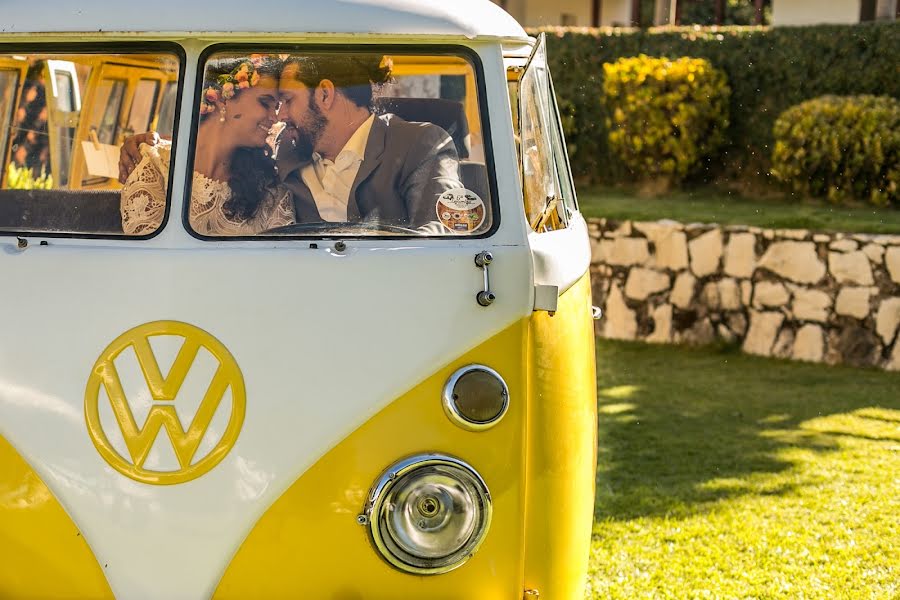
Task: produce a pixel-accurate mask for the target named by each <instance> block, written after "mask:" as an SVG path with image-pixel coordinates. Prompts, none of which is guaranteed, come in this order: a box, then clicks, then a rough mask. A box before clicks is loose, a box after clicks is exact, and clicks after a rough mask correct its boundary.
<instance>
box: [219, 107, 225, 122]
mask: <svg viewBox="0 0 900 600" xmlns="http://www.w3.org/2000/svg"><path fill="white" fill-rule="evenodd" d="M224 122H225V105H224V104H223V105H222V108H220V109H219V123H224Z"/></svg>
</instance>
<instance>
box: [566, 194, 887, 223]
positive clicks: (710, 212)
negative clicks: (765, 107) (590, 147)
mask: <svg viewBox="0 0 900 600" xmlns="http://www.w3.org/2000/svg"><path fill="white" fill-rule="evenodd" d="M578 201H579V204H580V205H581V209H582V211H583V212H584V214H585V216H588V217H606V218H610V219H635V220H639V221H656V220H659V219H674V220H676V221H681V222H683V223H693V222H697V223H720V224H723V225H756V226H758V227H772V228H784V229H814V230H819V231H847V232H854V233H900V210H897V209H886V208H880V209H879V208H873V207H871V206H863V205H860V206H855V207H843V206H834V205H831V204H828V203H826V202H813V201H809V200H807V201H801V200H787V199H785V198H768V199H757V198H747V197H742V196H740V195H737V194H734V193H729V192H727V191H722V190H717V189H714V188H701V189H697V190H692V191H676V192H671V193H669V194H666V195H664V196H661V197H655V198H653V197H643V196H640V195H639V194H637V193H635V192H633V191H630V190H626V189H620V188H585V189H580V190H579V192H578Z"/></svg>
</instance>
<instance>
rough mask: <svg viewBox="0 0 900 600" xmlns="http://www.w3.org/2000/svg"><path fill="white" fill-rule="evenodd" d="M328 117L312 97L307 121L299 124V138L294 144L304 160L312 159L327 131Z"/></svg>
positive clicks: (295, 150) (295, 149) (299, 155)
mask: <svg viewBox="0 0 900 600" xmlns="http://www.w3.org/2000/svg"><path fill="white" fill-rule="evenodd" d="M327 124H328V119H327V118H326V117H325V115H323V114H322V111H321V110H319V107H318V106H317V105H316V103H315V101H314V99H313V98H312V97H310V103H309V114H308V118H307V119H306V122H305V123H300V124H298V125H297V140H296V145H295V146H294V152H296V154H297V157H298V158H299V159H300V160H301V161H303V162H310V161H312V155H313V152H315V149H316V144H317V143H318V142H319V139H320V138H321V137H322V133H323V132H324V131H325V126H326V125H327Z"/></svg>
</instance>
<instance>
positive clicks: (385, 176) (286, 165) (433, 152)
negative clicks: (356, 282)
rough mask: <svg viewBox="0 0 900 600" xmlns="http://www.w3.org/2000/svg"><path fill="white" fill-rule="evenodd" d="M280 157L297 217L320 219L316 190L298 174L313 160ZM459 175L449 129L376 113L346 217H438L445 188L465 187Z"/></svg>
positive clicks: (402, 221)
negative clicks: (314, 195) (304, 160)
mask: <svg viewBox="0 0 900 600" xmlns="http://www.w3.org/2000/svg"><path fill="white" fill-rule="evenodd" d="M279 159H280V160H279V162H278V173H279V177H280V178H281V179H282V181H283V182H284V184H285V185H286V186H287V187H288V189H290V190H291V193H292V194H293V195H294V210H295V213H296V217H297V222H298V223H311V222H316V221H321V220H322V218H321V216H319V211H318V209H317V208H316V203H315V201H314V200H313V196H312V192H310V190H309V188H308V187H307V186H306V184H305V183H304V182H303V179H302V178H301V177H300V171H301V170H302V169H303V167H304V166H306V165H307V164H309V163H308V162H302V161H300V160H299V159H298V158H297V157H296V156H291V155H288V156H284V157H279ZM459 177H460V176H459V159H458V157H457V153H456V146H455V145H454V143H453V140H452V139H451V138H450V135H449V134H448V133H447V132H446V131H444V130H443V129H441V128H440V127H438V126H437V125H433V124H431V123H412V122H409V121H404V120H403V119H401V118H400V117H398V116H396V115H393V114H386V115H381V116H377V117H376V118H375V120H374V121H373V122H372V129H371V131H370V133H369V140H368V142H367V144H366V152H365V156H364V158H363V162H362V164H360V167H359V172H358V173H357V175H356V179H355V180H354V182H353V186H352V187H351V189H350V198H349V202H348V205H347V218H348V220H349V221H351V222H354V221H378V222H380V223H387V224H392V225H400V226H404V227H411V228H415V227H420V226H422V225H425V224H427V223H430V222H433V221H436V220H437V214H436V205H437V200H438V197H439V196H440V195H441V194H442V193H443V192H445V191H447V190H449V189H453V188H459V187H463V186H462V183H460V178H459Z"/></svg>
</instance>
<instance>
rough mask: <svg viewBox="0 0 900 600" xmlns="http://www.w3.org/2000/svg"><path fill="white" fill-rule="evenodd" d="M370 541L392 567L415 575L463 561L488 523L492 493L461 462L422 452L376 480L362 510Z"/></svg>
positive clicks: (441, 570) (478, 542)
mask: <svg viewBox="0 0 900 600" xmlns="http://www.w3.org/2000/svg"><path fill="white" fill-rule="evenodd" d="M357 520H358V521H359V523H361V524H364V525H368V527H369V533H370V536H371V539H372V543H373V545H374V546H375V548H376V549H377V550H378V552H379V553H380V554H381V556H382V557H383V558H384V559H385V560H386V561H387V562H388V563H390V564H391V565H393V566H394V567H396V568H398V569H400V570H401V571H406V572H408V573H416V574H419V575H434V574H438V573H446V572H447V571H452V570H453V569H455V568H457V567H459V566H460V565H462V564H464V563H465V562H466V561H467V560H469V558H471V557H472V555H473V554H474V553H475V551H476V550H477V549H478V547H479V546H480V545H481V542H482V541H484V537H485V535H487V531H488V528H489V527H490V524H491V495H490V492H489V491H488V489H487V485H485V483H484V480H483V479H482V478H481V477H480V476H479V475H478V473H476V472H475V470H474V469H473V468H472V467H470V466H469V465H467V464H466V463H464V462H463V461H461V460H459V459H456V458H453V457H451V456H445V455H440V454H424V455H419V456H414V457H411V458H407V459H405V460H402V461H400V462H398V463H396V464H394V465H391V466H390V467H389V468H388V469H387V470H386V471H385V472H384V473H383V474H382V476H381V477H380V478H379V479H378V481H377V482H375V486H374V487H373V488H372V492H371V493H370V495H369V502H368V504H367V506H366V510H365V513H364V514H362V515H360V516H359V517H358V519H357Z"/></svg>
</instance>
